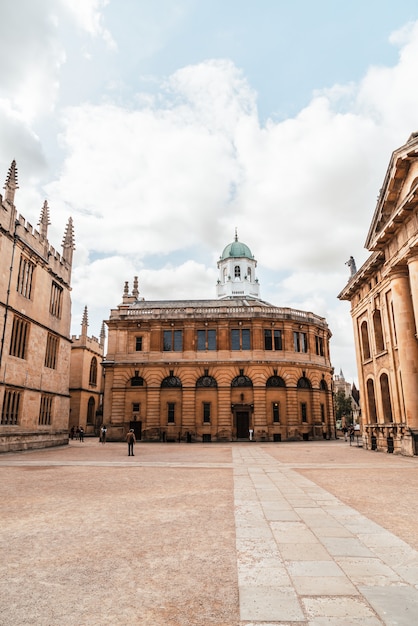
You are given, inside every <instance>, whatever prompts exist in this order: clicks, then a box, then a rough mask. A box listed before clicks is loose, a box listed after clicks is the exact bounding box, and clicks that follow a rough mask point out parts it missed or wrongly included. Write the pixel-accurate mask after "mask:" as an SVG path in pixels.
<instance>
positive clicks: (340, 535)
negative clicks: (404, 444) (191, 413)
mask: <svg viewBox="0 0 418 626" xmlns="http://www.w3.org/2000/svg"><path fill="white" fill-rule="evenodd" d="M0 476H1V480H0V494H1V503H2V507H1V510H2V513H1V534H0V542H1V543H0V545H1V554H2V558H1V561H0V569H1V577H0V625H1V626H23V625H26V624H28V625H29V624H30V625H36V626H69V625H71V626H102V625H108V624H109V625H110V624H112V625H122V626H123V625H126V626H128V625H140V626H142V625H144V626H145V625H147V626H186V625H190V626H207V625H213V626H256V625H257V626H274V625H279V624H280V625H282V626H290V625H298V626H354V625H360V624H361V625H362V626H378V625H382V624H384V625H387V626H389V625H390V626H415V625H416V624H418V551H417V550H418V524H417V520H418V504H417V500H418V499H417V497H416V494H417V489H418V459H417V458H405V457H399V456H395V455H390V454H385V453H382V452H371V451H366V450H363V449H362V448H359V447H357V446H351V447H350V445H349V444H348V443H345V442H344V441H342V440H337V441H318V442H300V443H296V442H295V443H257V442H251V443H250V442H245V443H230V444H228V443H222V444H217V443H213V444H211V443H208V444H196V443H193V444H187V443H180V444H178V443H165V444H163V443H161V444H143V443H139V444H137V445H136V450H135V456H134V457H128V455H127V446H126V445H125V444H122V443H106V444H100V443H99V442H98V440H97V439H91V438H87V439H86V440H85V441H84V443H81V442H79V441H71V442H70V444H69V446H65V447H63V448H58V449H49V450H38V451H27V452H20V453H8V454H3V455H1V456H0Z"/></svg>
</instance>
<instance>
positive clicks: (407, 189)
mask: <svg viewBox="0 0 418 626" xmlns="http://www.w3.org/2000/svg"><path fill="white" fill-rule="evenodd" d="M416 195H417V199H415V197H416ZM417 201H418V133H413V134H412V135H411V136H410V138H409V139H408V141H407V143H406V144H405V145H403V146H402V147H401V148H398V150H395V151H394V152H393V154H392V157H391V159H390V162H389V166H388V169H387V172H386V176H385V179H384V181H383V186H382V188H381V190H380V193H379V197H378V200H377V205H376V209H375V212H374V215H373V219H372V222H371V225H370V229H369V232H368V235H367V239H366V243H365V247H366V248H367V249H368V250H375V249H377V248H379V242H383V241H385V240H387V239H388V237H390V236H391V235H392V234H393V233H394V232H395V231H396V224H399V222H400V221H401V220H402V219H403V214H404V212H405V211H406V210H411V209H412V208H414V207H415V205H416V203H417Z"/></svg>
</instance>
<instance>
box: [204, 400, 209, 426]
mask: <svg viewBox="0 0 418 626" xmlns="http://www.w3.org/2000/svg"><path fill="white" fill-rule="evenodd" d="M203 422H204V423H206V424H208V423H209V422H210V402H204V403H203Z"/></svg>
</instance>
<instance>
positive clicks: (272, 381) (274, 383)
mask: <svg viewBox="0 0 418 626" xmlns="http://www.w3.org/2000/svg"><path fill="white" fill-rule="evenodd" d="M266 387H286V383H285V382H284V380H283V378H282V377H281V376H270V378H268V379H267V381H266Z"/></svg>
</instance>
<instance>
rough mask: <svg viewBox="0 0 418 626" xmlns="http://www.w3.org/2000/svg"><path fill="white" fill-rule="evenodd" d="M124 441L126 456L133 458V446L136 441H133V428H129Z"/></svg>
mask: <svg viewBox="0 0 418 626" xmlns="http://www.w3.org/2000/svg"><path fill="white" fill-rule="evenodd" d="M126 440H127V442H128V456H135V455H134V444H135V442H136V439H135V433H134V429H133V428H131V430H130V431H129V433H128V434H127V435H126Z"/></svg>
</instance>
